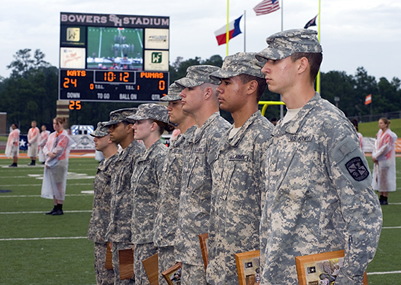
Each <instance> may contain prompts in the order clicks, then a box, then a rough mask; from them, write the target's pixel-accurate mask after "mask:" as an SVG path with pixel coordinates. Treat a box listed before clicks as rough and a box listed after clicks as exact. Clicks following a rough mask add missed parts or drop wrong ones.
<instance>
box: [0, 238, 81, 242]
mask: <svg viewBox="0 0 401 285" xmlns="http://www.w3.org/2000/svg"><path fill="white" fill-rule="evenodd" d="M87 238H88V237H43V238H1V239H0V241H26V240H52V239H55V240H60V239H87Z"/></svg>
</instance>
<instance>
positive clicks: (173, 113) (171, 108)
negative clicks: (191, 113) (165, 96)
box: [167, 100, 186, 124]
mask: <svg viewBox="0 0 401 285" xmlns="http://www.w3.org/2000/svg"><path fill="white" fill-rule="evenodd" d="M167 111H168V116H169V119H170V122H172V123H174V124H180V123H181V122H183V120H184V118H185V116H186V115H185V114H184V111H183V110H182V104H181V100H175V101H170V102H168V106H167Z"/></svg>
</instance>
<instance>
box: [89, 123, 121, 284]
mask: <svg viewBox="0 0 401 285" xmlns="http://www.w3.org/2000/svg"><path fill="white" fill-rule="evenodd" d="M108 130H109V128H108V127H105V126H103V124H102V123H101V122H99V123H98V124H97V128H96V130H95V131H94V132H92V133H91V134H90V135H91V136H93V137H94V141H95V148H96V150H97V151H100V152H102V153H103V155H104V160H102V161H101V162H100V163H99V166H98V168H97V173H96V177H95V182H94V185H93V189H94V197H93V207H92V216H91V219H90V221H89V229H88V239H89V240H91V241H93V242H95V272H96V283H97V284H99V285H100V284H102V285H112V284H114V271H113V270H110V269H105V262H106V252H107V242H106V240H105V236H106V230H107V226H108V225H109V222H110V201H111V189H110V182H111V174H112V173H114V172H115V170H116V169H115V168H116V164H115V161H116V159H117V157H118V155H117V144H116V143H115V142H112V141H111V140H110V135H109V132H108Z"/></svg>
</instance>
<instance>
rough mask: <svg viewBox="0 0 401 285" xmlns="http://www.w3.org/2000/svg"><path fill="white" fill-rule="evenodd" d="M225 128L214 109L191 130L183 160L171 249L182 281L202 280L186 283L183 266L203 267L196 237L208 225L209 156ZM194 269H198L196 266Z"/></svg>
mask: <svg viewBox="0 0 401 285" xmlns="http://www.w3.org/2000/svg"><path fill="white" fill-rule="evenodd" d="M228 128H229V123H228V122H227V121H226V120H224V119H223V118H222V117H220V115H219V113H218V112H216V113H214V114H213V115H211V116H210V117H209V119H207V120H206V122H205V123H204V124H203V125H202V127H201V128H199V129H197V130H196V131H195V134H194V136H193V137H192V138H191V140H190V144H191V150H190V152H191V153H190V154H189V155H188V157H187V158H186V159H185V160H184V164H183V172H182V181H181V197H180V208H179V214H178V229H177V234H176V242H175V248H174V250H175V253H176V257H177V260H178V261H181V262H183V263H184V266H183V270H182V272H183V276H182V278H183V284H197V283H196V282H200V283H199V284H203V283H202V282H203V281H202V280H198V279H195V278H196V277H190V280H189V282H190V283H185V278H186V277H185V274H186V272H188V270H185V267H186V266H187V265H190V266H197V267H199V268H203V259H202V254H201V250H200V243H199V237H198V236H199V235H200V234H203V233H207V232H208V227H209V216H210V203H211V200H210V199H211V190H212V175H211V168H210V159H211V158H212V157H213V156H212V153H213V151H215V149H216V147H217V143H218V141H219V139H220V138H221V136H222V134H223V133H225V132H226V131H227V129H228ZM187 268H188V267H187ZM198 271H199V272H200V269H199V270H198ZM203 275H204V269H203ZM204 278H205V277H204ZM204 281H206V280H204Z"/></svg>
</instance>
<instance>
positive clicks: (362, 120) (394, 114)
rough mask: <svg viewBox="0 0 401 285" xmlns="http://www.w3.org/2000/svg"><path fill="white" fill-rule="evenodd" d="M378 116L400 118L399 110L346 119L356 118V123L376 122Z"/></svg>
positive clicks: (400, 112)
mask: <svg viewBox="0 0 401 285" xmlns="http://www.w3.org/2000/svg"><path fill="white" fill-rule="evenodd" d="M380 118H387V119H389V120H391V119H401V110H400V111H396V112H386V113H381V114H372V115H365V116H353V117H348V119H350V120H352V119H357V120H358V123H367V122H377V121H378V120H379V119H380Z"/></svg>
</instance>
